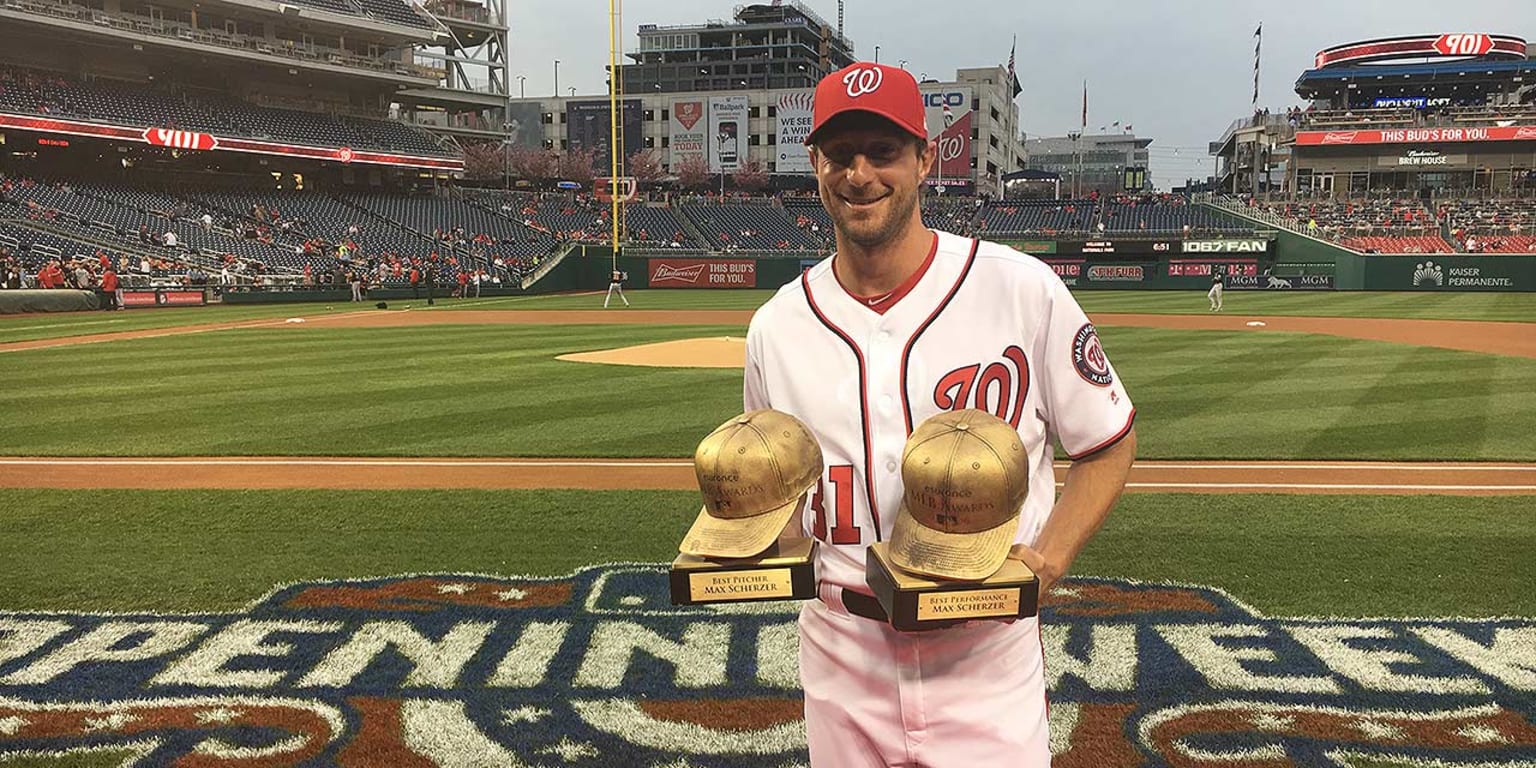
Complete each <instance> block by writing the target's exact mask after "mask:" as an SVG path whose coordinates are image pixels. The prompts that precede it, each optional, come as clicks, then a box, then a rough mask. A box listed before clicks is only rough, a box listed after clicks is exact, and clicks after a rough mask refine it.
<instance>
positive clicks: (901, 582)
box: [864, 542, 1040, 632]
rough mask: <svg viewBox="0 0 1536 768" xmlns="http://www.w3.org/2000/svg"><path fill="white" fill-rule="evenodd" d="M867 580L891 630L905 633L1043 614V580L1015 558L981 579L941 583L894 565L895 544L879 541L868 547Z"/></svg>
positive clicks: (865, 573) (865, 569)
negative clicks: (1041, 590) (976, 621)
mask: <svg viewBox="0 0 1536 768" xmlns="http://www.w3.org/2000/svg"><path fill="white" fill-rule="evenodd" d="M864 579H865V582H866V583H868V584H869V588H870V589H872V590H874V593H875V598H876V599H877V600H879V601H880V605H881V607H883V608H885V614H886V615H887V616H889V617H890V620H891V626H892V627H895V628H896V629H899V630H902V631H904V632H919V631H923V630H929V629H942V628H944V627H952V626H954V625H956V624H960V623H962V622H966V621H974V620H977V619H994V620H995V619H1001V620H1007V619H1022V618H1028V617H1030V616H1034V615H1035V613H1036V612H1037V611H1038V610H1039V599H1040V582H1039V581H1038V580H1037V579H1036V578H1035V574H1034V573H1032V572H1030V570H1029V568H1028V567H1027V566H1025V565H1024V564H1023V563H1021V562H1019V561H1018V560H1014V559H1011V558H1010V559H1008V560H1004V561H1003V567H1002V568H999V569H998V571H997V573H994V574H992V575H991V576H988V577H987V578H985V579H983V580H981V581H936V580H933V579H929V578H928V577H926V576H918V575H916V574H912V573H908V572H907V571H903V570H902V569H901V568H899V567H897V566H896V565H894V564H893V563H891V560H890V543H889V542H880V543H877V544H871V545H870V546H869V549H868V555H866V557H865V562H864Z"/></svg>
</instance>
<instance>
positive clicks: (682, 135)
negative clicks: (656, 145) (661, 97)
mask: <svg viewBox="0 0 1536 768" xmlns="http://www.w3.org/2000/svg"><path fill="white" fill-rule="evenodd" d="M668 115H669V116H668V117H667V136H668V139H667V144H668V145H669V146H668V149H667V151H668V153H669V154H668V158H667V162H668V163H669V164H670V167H671V169H672V172H673V173H677V166H678V164H679V163H682V162H683V161H685V160H689V159H700V160H702V159H704V158H705V157H706V155H707V151H706V149H705V137H704V132H705V130H707V129H708V128H709V124H708V123H707V122H705V121H704V100H703V99H673V100H672V106H671V108H670V109H669V111H668Z"/></svg>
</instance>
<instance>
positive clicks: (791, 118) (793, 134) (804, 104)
mask: <svg viewBox="0 0 1536 768" xmlns="http://www.w3.org/2000/svg"><path fill="white" fill-rule="evenodd" d="M814 95H815V91H795V92H792V93H781V94H779V103H778V106H777V107H775V114H777V115H778V128H779V136H778V139H777V141H778V144H777V145H776V146H775V147H774V148H775V149H776V150H778V151H777V152H775V153H774V155H775V160H774V167H773V168H774V171H775V172H776V173H810V172H811V171H812V168H811V157H810V154H809V153H808V152H806V150H805V137H806V136H807V135H809V134H810V132H811V101H812V98H813V97H814Z"/></svg>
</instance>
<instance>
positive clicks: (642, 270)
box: [531, 231, 1536, 293]
mask: <svg viewBox="0 0 1536 768" xmlns="http://www.w3.org/2000/svg"><path fill="white" fill-rule="evenodd" d="M1040 242H1046V241H1033V242H1032V245H1033V244H1034V243H1040ZM1079 245H1080V244H1079ZM1031 255H1033V256H1035V258H1038V259H1040V260H1041V261H1043V262H1045V263H1046V264H1048V265H1050V267H1051V268H1052V269H1053V270H1054V271H1055V272H1056V274H1057V275H1059V276H1060V277H1061V279H1062V281H1063V282H1065V283H1066V284H1067V285H1068V286H1071V287H1072V288H1074V289H1077V290H1166V291H1192V290H1198V291H1204V290H1206V289H1208V288H1209V287H1210V284H1211V273H1212V271H1213V270H1220V271H1221V272H1222V273H1223V274H1226V275H1227V276H1228V278H1227V287H1228V288H1229V289H1230V290H1238V291H1245V290H1261V291H1262V290H1269V291H1273V290H1286V291H1294V290H1342V291H1361V290H1364V291H1439V292H1444V291H1536V256H1526V255H1503V256H1473V255H1465V254H1447V255H1360V254H1356V253H1352V252H1350V251H1347V250H1345V249H1342V248H1339V247H1338V246H1334V245H1332V244H1330V243H1325V242H1322V241H1319V240H1314V239H1312V238H1309V237H1304V236H1301V235H1296V234H1293V233H1289V232H1283V231H1282V232H1279V233H1277V235H1276V238H1275V239H1274V240H1273V241H1270V243H1269V246H1268V247H1266V248H1265V249H1263V250H1261V251H1242V252H1232V251H1221V252H1207V253H1188V252H1164V253H1160V254H1158V255H1146V254H1122V253H1083V252H1075V253H1072V252H1069V253H1062V252H1060V251H1059V250H1057V251H1056V252H1042V253H1033V254H1031ZM817 260H818V259H817V258H814V257H805V258H801V257H797V256H773V257H756V258H754V257H743V256H734V257H719V258H711V257H705V256H701V255H699V254H689V255H686V256H677V257H670V256H668V257H647V256H621V257H620V258H619V269H620V270H623V271H625V272H626V273H628V279H627V280H626V281H625V286H626V287H630V288H684V289H734V288H759V289H775V288H778V287H779V286H781V285H784V284H785V283H788V282H790V281H792V280H794V279H796V278H797V277H798V276H799V274H800V271H801V270H802V269H804V268H805V267H807V266H810V265H811V264H814V263H816V261H817ZM611 269H612V267H611V261H610V256H609V253H608V250H607V249H605V248H604V249H599V248H588V249H587V255H586V256H585V257H582V256H576V255H572V256H568V257H566V259H565V260H564V261H563V262H562V263H561V264H560V265H559V266H557V267H556V269H555V270H554V271H553V272H551V273H550V274H549V275H548V276H546V277H545V278H544V279H542V280H540V281H539V282H538V283H537V284H536V285H534V286H533V288H532V289H531V291H533V292H538V293H550V292H556V291H577V290H587V291H591V290H603V289H605V288H606V287H607V285H608V280H609V273H610V270H611Z"/></svg>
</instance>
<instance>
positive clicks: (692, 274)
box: [651, 264, 704, 283]
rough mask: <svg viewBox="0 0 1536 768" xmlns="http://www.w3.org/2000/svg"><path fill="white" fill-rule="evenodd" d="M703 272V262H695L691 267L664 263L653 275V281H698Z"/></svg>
mask: <svg viewBox="0 0 1536 768" xmlns="http://www.w3.org/2000/svg"><path fill="white" fill-rule="evenodd" d="M703 274H704V265H703V264H695V265H693V266H691V267H673V266H670V265H667V264H662V265H660V266H658V267H656V273H655V274H653V275H651V282H652V283H664V282H667V281H669V280H670V281H675V282H680V283H697V282H698V281H699V278H700V277H701V276H702V275H703Z"/></svg>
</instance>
